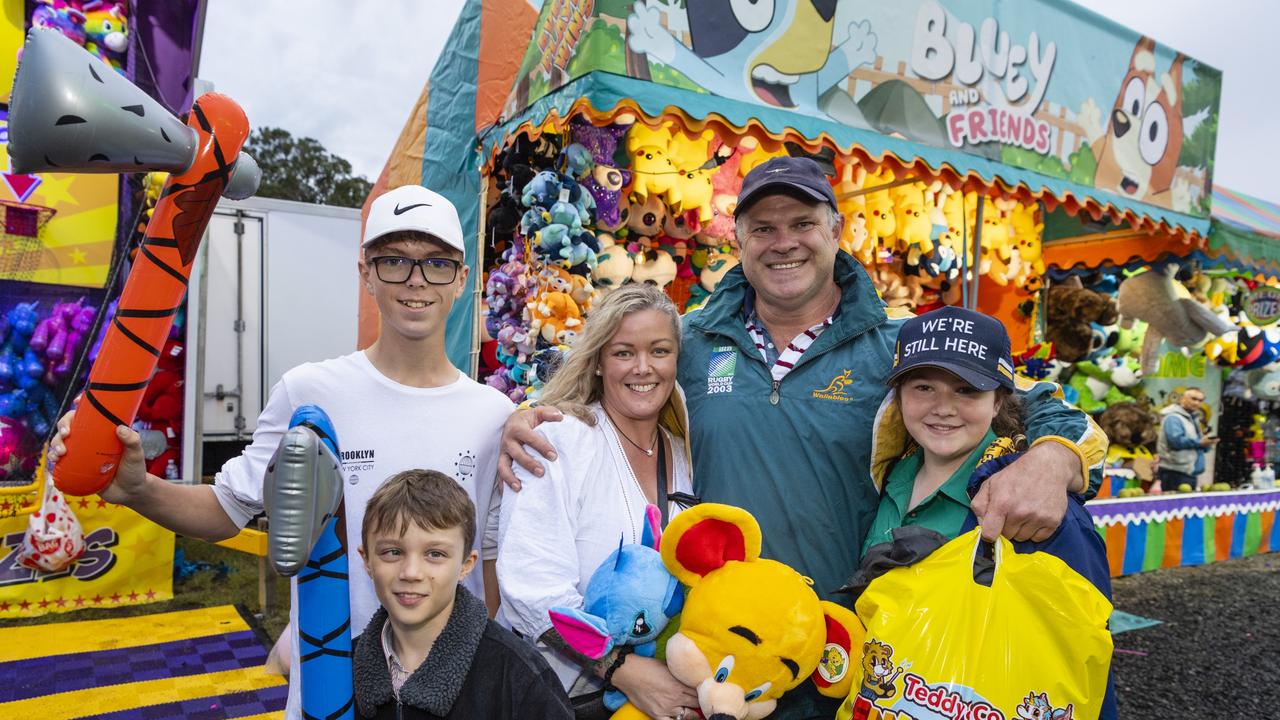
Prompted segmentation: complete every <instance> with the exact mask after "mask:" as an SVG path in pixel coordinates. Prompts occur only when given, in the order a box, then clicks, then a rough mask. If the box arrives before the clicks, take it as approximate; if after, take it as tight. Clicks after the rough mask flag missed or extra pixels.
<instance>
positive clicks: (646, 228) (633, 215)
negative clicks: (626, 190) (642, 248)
mask: <svg viewBox="0 0 1280 720" xmlns="http://www.w3.org/2000/svg"><path fill="white" fill-rule="evenodd" d="M623 218H624V221H625V222H626V224H627V230H628V232H629V233H630V237H631V238H632V239H633V242H634V238H636V237H637V236H641V237H647V238H651V237H655V236H657V235H660V234H662V230H663V227H664V226H665V225H666V222H667V205H666V203H664V202H662V198H661V197H659V196H657V195H650V196H649V197H647V198H646V197H640V196H639V195H632V196H631V204H630V205H629V206H628V207H627V208H626V209H625V210H623ZM631 251H632V252H635V249H634V248H632V249H631Z"/></svg>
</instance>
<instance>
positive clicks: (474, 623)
mask: <svg viewBox="0 0 1280 720" xmlns="http://www.w3.org/2000/svg"><path fill="white" fill-rule="evenodd" d="M475 537H476V519H475V508H474V506H473V505H472V503H471V498H469V497H468V496H467V493H466V491H465V490H463V489H462V488H461V487H459V486H458V483H457V482H455V481H454V480H453V479H452V478H449V477H448V476H446V475H443V474H442V473H439V472H435V471H433V470H407V471H405V472H401V473H398V474H396V475H393V476H392V477H391V478H389V479H388V480H387V481H386V482H385V483H384V484H383V485H382V486H381V487H380V488H378V490H377V491H376V492H374V494H373V497H371V498H369V503H368V505H366V506H365V511H364V523H363V525H362V528H361V535H360V539H361V545H360V548H359V551H360V557H361V559H363V560H364V566H365V569H366V570H368V572H369V577H370V578H372V579H373V589H374V592H375V593H376V594H377V596H378V601H379V602H380V603H381V604H382V607H381V608H379V609H378V610H377V611H375V612H374V614H373V618H372V619H371V620H370V621H369V625H368V626H367V627H366V628H365V631H364V633H363V634H362V635H361V636H360V637H358V638H356V641H355V643H354V645H353V651H352V652H353V660H352V666H353V670H354V673H355V697H356V707H357V709H358V710H359V712H360V715H361V716H362V717H366V718H396V719H397V720H398V719H400V718H405V719H412V718H495V719H501V718H538V719H542V718H553V719H558V718H564V719H565V720H568V719H569V718H572V717H573V711H572V710H571V709H570V707H569V699H568V698H567V697H566V696H565V694H564V690H563V689H562V688H561V686H560V682H559V680H557V678H556V675H555V673H553V672H552V671H551V668H550V667H549V666H548V665H547V662H546V661H545V660H543V659H542V656H541V655H540V654H539V653H538V651H537V650H536V649H534V647H533V646H532V645H530V644H528V643H526V642H524V641H523V640H521V639H519V638H517V637H516V636H515V635H513V634H511V632H510V631H508V630H505V629H503V628H501V627H499V626H498V625H497V624H496V623H494V622H493V621H492V620H490V619H489V616H488V613H487V612H486V610H485V605H484V603H483V602H481V601H480V599H478V598H477V597H476V596H475V595H473V594H472V593H471V592H470V591H468V590H467V588H466V587H465V586H464V585H462V580H463V578H465V577H466V576H467V575H468V574H469V573H470V572H471V571H472V570H473V569H474V568H475V565H476V559H477V555H476V551H475V550H474V548H473V545H474V543H475Z"/></svg>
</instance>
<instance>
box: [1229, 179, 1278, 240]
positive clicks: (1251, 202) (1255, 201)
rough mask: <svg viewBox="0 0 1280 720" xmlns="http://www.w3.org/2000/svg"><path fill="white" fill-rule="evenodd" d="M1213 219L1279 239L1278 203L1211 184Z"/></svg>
mask: <svg viewBox="0 0 1280 720" xmlns="http://www.w3.org/2000/svg"><path fill="white" fill-rule="evenodd" d="M1213 219H1214V220H1219V221H1221V222H1224V223H1228V224H1231V225H1235V226H1236V227H1238V228H1241V229H1243V230H1248V231H1249V232H1252V233H1256V234H1258V235H1267V236H1270V237H1273V238H1275V239H1277V240H1280V205H1276V204H1275V203H1271V202H1267V201H1266V200H1261V199H1259V198H1256V197H1253V196H1251V195H1245V194H1244V193H1242V192H1236V191H1235V190H1231V189H1230V188H1225V187H1223V186H1221V185H1214V186H1213Z"/></svg>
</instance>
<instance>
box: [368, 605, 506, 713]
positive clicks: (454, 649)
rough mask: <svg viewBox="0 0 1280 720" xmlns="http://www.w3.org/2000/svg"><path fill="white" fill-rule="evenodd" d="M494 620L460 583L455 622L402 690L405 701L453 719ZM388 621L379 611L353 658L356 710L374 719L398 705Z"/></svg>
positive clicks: (453, 620) (450, 623) (441, 634)
mask: <svg viewBox="0 0 1280 720" xmlns="http://www.w3.org/2000/svg"><path fill="white" fill-rule="evenodd" d="M488 621H489V615H488V613H487V612H485V608H484V604H483V603H481V602H480V601H479V600H478V599H477V598H476V596H474V595H472V594H471V593H470V592H469V591H468V590H467V589H466V588H464V587H463V586H461V585H459V586H458V594H457V596H456V597H455V599H454V601H453V612H452V613H451V614H450V615H449V622H448V623H446V624H445V626H444V630H443V631H441V633H440V637H438V638H436V642H435V645H433V646H432V647H431V652H430V653H429V654H428V655H427V659H426V660H424V661H423V663H422V665H421V666H419V667H418V669H417V670H415V671H414V672H413V674H412V675H410V676H409V679H408V680H406V681H405V683H404V686H403V687H401V688H400V701H401V702H402V703H404V704H405V705H409V706H412V707H415V708H419V709H421V710H425V711H427V712H428V713H430V714H432V715H437V716H440V717H445V716H447V715H448V714H449V711H450V710H451V709H452V708H453V703H454V701H456V700H457V699H458V694H459V693H461V692H462V686H463V684H464V683H465V682H466V679H467V674H468V673H469V671H470V670H471V662H472V660H474V659H475V655H476V650H477V649H478V648H479V647H480V639H481V637H482V636H483V635H484V629H485V625H486V624H487V623H488ZM386 622H387V611H386V610H385V609H383V608H378V611H377V612H375V613H374V614H373V618H372V619H370V620H369V625H368V626H367V627H365V630H364V634H363V635H361V637H360V641H359V642H357V643H356V647H355V651H354V653H353V657H352V664H353V666H354V671H355V696H356V707H357V708H359V710H360V714H361V715H362V716H364V717H373V716H374V715H376V714H377V712H378V707H379V706H382V705H385V704H387V703H389V702H394V701H395V693H394V692H393V691H392V689H391V675H390V673H389V672H388V671H387V656H386V654H385V652H384V650H383V647H382V626H383V625H384V624H385V623H386Z"/></svg>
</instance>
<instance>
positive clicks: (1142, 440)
mask: <svg viewBox="0 0 1280 720" xmlns="http://www.w3.org/2000/svg"><path fill="white" fill-rule="evenodd" d="M1098 424H1099V425H1101V426H1102V431H1103V432H1105V433H1106V434H1107V438H1108V439H1110V440H1111V442H1112V443H1114V444H1116V445H1122V446H1124V447H1126V448H1129V449H1130V450H1132V449H1134V448H1136V447H1138V446H1140V445H1152V444H1154V443H1155V441H1156V416H1155V415H1154V414H1152V412H1151V407H1150V406H1149V405H1148V404H1147V403H1144V402H1119V403H1114V404H1112V405H1111V406H1110V407H1108V408H1107V409H1106V410H1105V411H1103V413H1102V415H1100V416H1099V417H1098Z"/></svg>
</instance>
